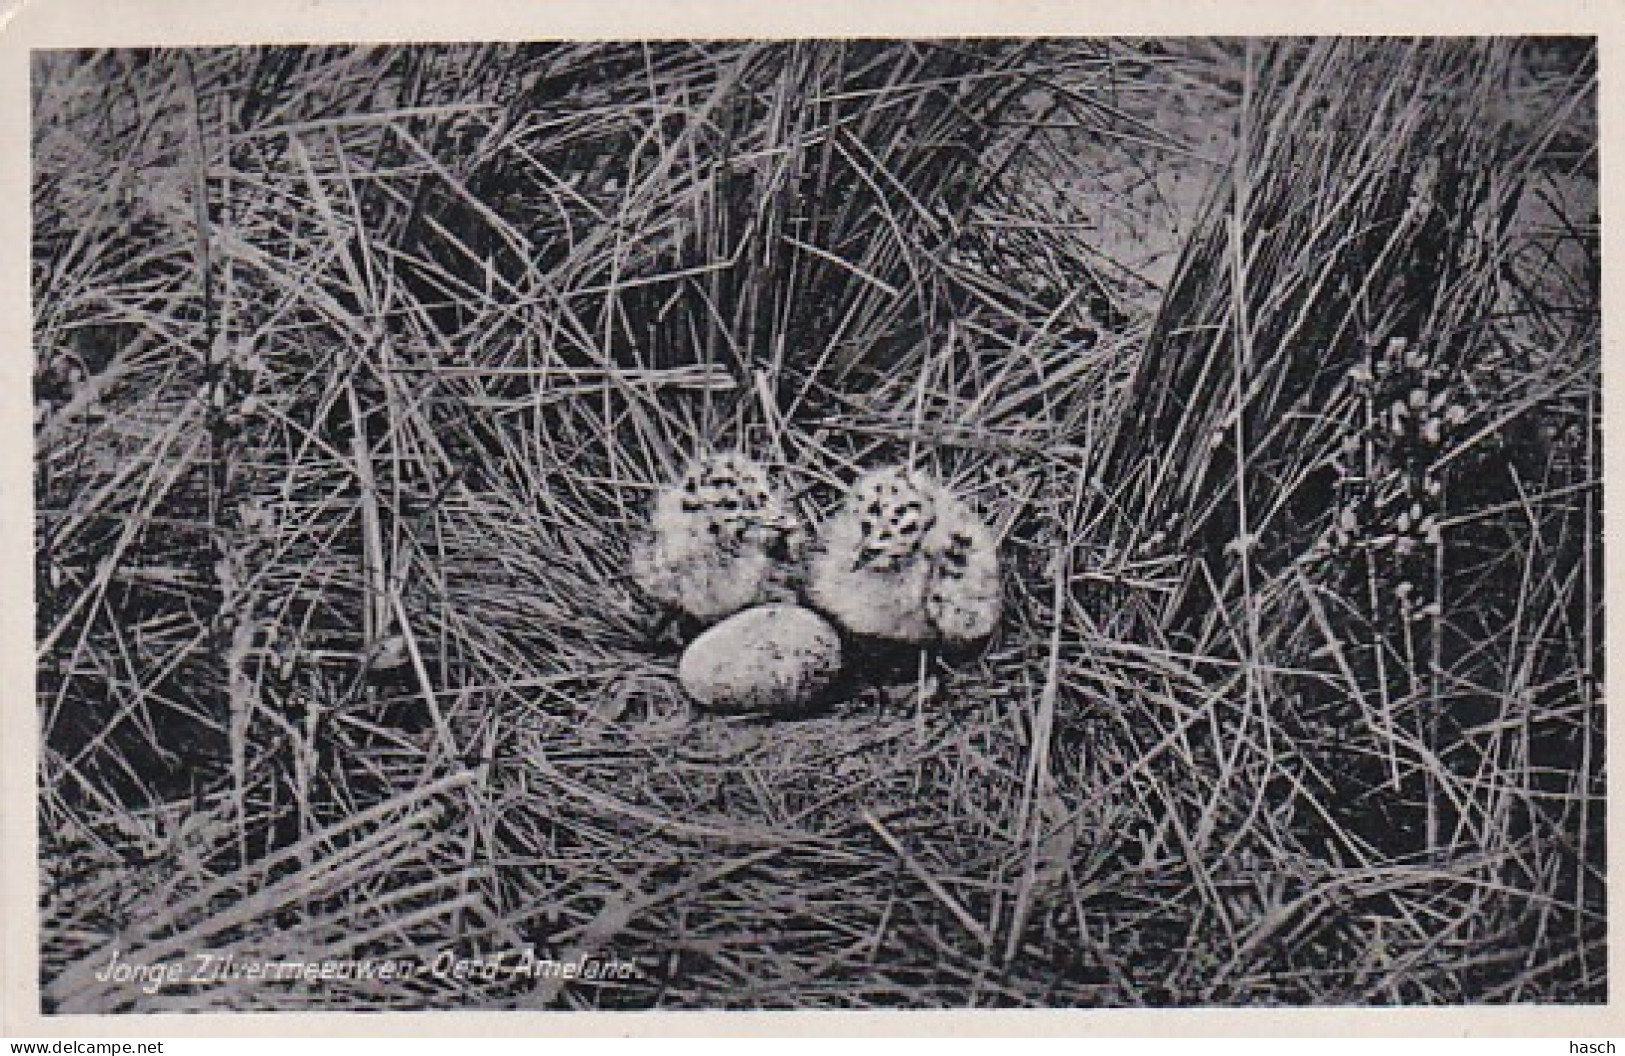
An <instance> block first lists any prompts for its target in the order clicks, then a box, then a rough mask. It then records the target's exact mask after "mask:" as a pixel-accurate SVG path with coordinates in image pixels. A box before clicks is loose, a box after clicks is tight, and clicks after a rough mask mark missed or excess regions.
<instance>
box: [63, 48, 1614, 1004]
mask: <svg viewBox="0 0 1625 1056" xmlns="http://www.w3.org/2000/svg"><path fill="white" fill-rule="evenodd" d="M33 92H34V140H33V151H34V220H35V241H34V275H35V281H34V311H35V355H36V374H35V405H36V426H35V439H36V454H35V475H36V490H35V503H36V603H37V621H38V622H37V639H38V691H39V708H40V715H41V720H42V729H43V735H42V740H41V752H42V760H41V774H40V789H41V795H40V835H41V862H40V876H41V907H40V908H41V920H42V940H43V949H42V960H41V984H42V988H43V994H44V1001H45V1004H46V1007H47V1008H48V1009H52V1010H59V1011H113V1010H143V1011H156V1010H165V1009H248V1008H261V1009H316V1008H330V1009H343V1008H376V1009H389V1008H470V1007H489V1008H646V1007H672V1008H690V1007H712V1008H718V1007H727V1008H733V1007H750V1008H786V1007H797V1008H808V1007H831V1006H833V1007H848V1008H867V1007H938V1006H948V1007H967V1006H1017V1005H1054V1006H1072V1005H1083V1006H1163V1005H1193V1004H1202V1005H1216V1004H1250V1005H1268V1004H1327V1003H1338V1004H1348V1003H1353V1004H1368V1003H1373V1004H1387V1003H1405V1004H1443V1003H1464V1002H1519V1001H1543V1002H1551V1001H1565V1002H1584V1001H1596V1000H1600V999H1602V997H1603V996H1604V995H1605V993H1606V957H1605V953H1606V950H1605V946H1604V937H1605V926H1604V925H1605V919H1604V897H1603V890H1604V888H1603V872H1602V869H1603V861H1604V853H1603V852H1604V846H1603V802H1604V796H1603V791H1604V790H1603V773H1604V768H1603V756H1602V744H1603V717H1604V707H1603V697H1602V688H1601V687H1602V638H1601V606H1602V584H1601V555H1600V547H1601V534H1600V487H1601V461H1600V451H1599V447H1598V436H1599V426H1600V416H1601V409H1600V398H1599V397H1600V391H1599V385H1600V377H1599V371H1600V358H1601V357H1600V339H1599V323H1600V308H1599V286H1600V266H1599V263H1598V255H1597V254H1598V221H1597V203H1596V153H1595V151H1596V143H1597V134H1596V126H1595V98H1594V95H1595V55H1594V51H1593V50H1592V49H1591V48H1590V47H1589V45H1588V44H1587V43H1586V42H1584V41H1561V40H1547V41H1539V42H1536V41H1495V42H1491V41H1470V40H1464V41H1451V42H1441V41H1432V42H1410V41H1356V40H1348V41H1330V40H1327V41H1307V40H1274V41H1262V40H1260V41H1180V42H1177V43H1174V42H1160V43H1159V42H1154V41H1152V42H1146V41H1139V42H1127V41H1026V42H1019V41H1005V42H980V41H911V42H898V41H889V42H888V41H875V42H848V43H834V42H813V41H807V42H794V43H791V42H776V43H767V42H731V43H721V42H667V43H646V44H645V43H615V44H609V43H590V44H589V43H583V44H548V45H506V46H478V47H474V46H457V47H432V48H431V47H424V48H338V47H334V48H311V49H233V50H192V51H155V52H136V51H123V52H99V53H83V54H80V53H67V52H61V53H42V54H41V55H39V56H38V57H37V59H36V63H35V68H34V86H33ZM1417 392H1420V393H1421V396H1420V397H1416V396H1415V395H1414V394H1415V393H1417ZM732 447H738V448H742V449H745V450H747V451H750V452H751V453H753V454H754V455H756V456H757V457H759V458H761V459H763V460H764V461H765V462H767V463H769V464H770V465H772V467H773V468H774V470H775V472H777V473H778V474H780V475H781V477H782V478H783V479H784V480H785V481H786V482H787V483H788V485H789V486H790V488H791V489H792V491H793V492H794V494H795V496H796V499H795V501H796V502H797V503H798V505H799V506H800V507H801V509H802V512H803V513H805V514H807V515H808V516H809V517H812V518H816V517H817V516H818V515H819V514H820V513H821V512H823V511H826V510H829V509H830V508H832V506H833V505H834V504H835V503H836V502H837V501H838V498H839V493H840V492H839V489H840V488H841V487H842V486H843V485H844V484H845V483H846V482H849V481H850V480H851V479H852V478H853V476H854V475H855V474H856V472H857V471H858V470H859V469H861V468H865V467H869V466H872V465H876V464H880V463H883V462H887V461H892V460H896V459H899V458H902V457H905V456H912V457H916V458H918V459H920V460H922V461H924V462H925V463H926V464H928V465H929V466H931V467H932V468H933V469H934V470H935V471H937V472H938V473H939V474H940V475H941V476H942V477H943V478H944V479H946V480H949V481H951V482H953V483H954V484H955V485H956V487H957V488H958V489H959V490H960V491H961V492H962V493H963V494H965V495H967V496H968V497H970V498H971V499H972V500H973V501H974V502H975V503H976V505H977V506H978V507H979V508H980V509H981V510H982V511H983V512H984V513H985V514H986V515H987V516H988V518H989V519H990V521H991V523H992V524H993V525H994V526H995V528H996V530H997V532H998V534H999V536H1000V538H1001V541H1002V551H1003V556H1004V562H1005V579H1006V584H1005V587H1006V616H1005V620H1004V625H1003V626H1002V627H1001V629H1000V631H999V633H998V634H997V635H996V636H995V638H994V640H993V641H992V642H991V643H990V644H989V645H988V647H987V648H986V649H985V650H983V651H982V652H981V653H980V654H979V655H977V656H974V657H971V658H968V659H965V660H963V661H960V662H957V663H955V664H954V665H951V666H949V667H945V668H943V669H942V670H941V671H940V672H938V674H939V677H940V678H941V680H942V687H943V688H942V691H941V692H940V694H939V695H938V697H937V699H936V700H935V701H934V702H932V704H931V705H930V706H929V707H923V708H915V707H908V706H891V707H877V706H875V702H874V701H873V700H867V699H866V700H855V701H851V702H845V703H843V704H842V705H840V706H838V707H836V708H835V709H834V710H833V711H832V712H831V713H830V714H828V715H823V716H820V717H817V718H813V719H809V720H805V721H798V722H790V723H764V722H759V721H749V720H724V719H718V718H714V717H707V716H703V715H698V714H695V713H694V712H693V710H692V709H691V708H690V706H689V704H688V703H687V702H686V701H685V699H684V696H683V693H682V691H681V689H680V688H679V687H678V685H677V682H676V677H675V669H676V658H675V656H673V655H671V654H670V652H669V651H663V650H662V649H660V648H658V647H656V646H655V645H653V644H652V643H651V641H650V640H649V638H648V635H647V627H648V625H649V622H650V620H651V618H652V616H653V613H652V612H651V611H650V607H649V605H648V603H647V602H646V601H645V600H643V599H641V598H640V597H639V596H638V594H637V592H636V590H635V589H634V587H633V586H632V584H631V583H630V581H629V579H628V578H627V575H626V568H627V546H628V538H629V532H630V531H631V530H632V529H633V527H634V526H635V525H636V524H637V523H638V521H639V518H640V517H641V516H642V509H643V504H644V503H645V501H646V500H647V498H648V496H649V494H650V492H651V490H652V488H653V487H655V486H656V485H657V484H658V483H659V482H661V481H662V480H665V479H667V478H668V477H669V476H670V474H671V473H672V472H673V470H674V468H675V467H676V466H678V465H679V464H680V463H681V461H682V460H683V459H684V458H685V457H687V456H688V455H689V454H691V453H693V452H696V451H703V450H708V449H715V448H732ZM114 948H117V949H118V950H120V952H121V956H123V957H124V958H126V959H128V960H132V961H138V962H139V961H145V962H148V963H161V962H165V961H172V960H175V959H177V958H182V957H186V956H189V955H192V954H195V953H196V952H198V951H200V950H210V951H222V952H223V951H230V952H232V953H234V954H235V955H236V956H237V958H238V959H240V960H249V959H253V958H262V959H270V960H320V959H323V958H378V959H382V958H400V959H405V960H408V961H412V962H421V963H425V964H433V963H435V962H436V958H437V957H439V956H440V955H441V954H442V952H443V951H448V950H449V951H452V952H453V953H454V954H455V955H457V956H463V957H486V958H490V957H494V956H499V955H503V954H505V953H506V954H509V955H510V956H511V955H512V953H513V952H514V951H519V950H523V949H526V948H533V949H534V950H535V951H536V953H537V955H538V956H544V957H552V958H555V959H558V960H568V959H571V958H580V957H599V958H611V957H613V958H617V959H620V960H622V961H630V962H632V963H635V964H636V965H637V967H638V974H637V976H636V978H634V979H630V980H623V979H616V980H603V981H590V982H589V981H579V980H578V981H571V982H565V981H560V980H557V979H543V980H539V981H538V980H534V979H528V978H519V977H515V976H512V975H507V976H497V977H493V978H477V977H473V978H463V979H455V978H449V977H440V976H436V975H432V974H431V975H425V976H422V977H419V978H415V979H413V980H410V981H408V982H405V983H403V982H399V981H393V982H382V981H378V980H357V979H350V980H335V981H329V982H323V983H321V984H320V985H314V984H306V983H276V984H269V983H261V982H252V981H246V982H245V981H237V982H232V983H220V984H213V985H199V986H191V985H174V986H167V987H163V988H157V989H156V991H155V992H153V993H146V992H143V991H142V990H141V989H140V988H138V987H132V986H130V985H128V984H124V985H117V984H109V983H105V982H100V981H97V980H96V979H95V977H94V973H95V971H96V970H97V969H98V968H100V967H102V966H104V965H105V964H106V963H107V959H108V957H109V956H110V953H111V951H112V950H113V949H114Z"/></svg>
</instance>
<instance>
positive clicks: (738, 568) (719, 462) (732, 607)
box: [631, 454, 803, 623]
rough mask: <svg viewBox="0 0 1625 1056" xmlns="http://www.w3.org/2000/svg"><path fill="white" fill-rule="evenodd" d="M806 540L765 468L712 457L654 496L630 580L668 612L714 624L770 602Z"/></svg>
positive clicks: (723, 456) (636, 547)
mask: <svg viewBox="0 0 1625 1056" xmlns="http://www.w3.org/2000/svg"><path fill="white" fill-rule="evenodd" d="M802 539H803V532H802V528H801V525H800V523H799V521H798V520H797V519H796V517H795V516H794V514H793V513H792V512H791V511H790V509H789V508H788V506H787V505H786V504H785V503H784V501H783V500H782V499H781V498H780V496H779V495H778V493H777V492H776V491H775V490H774V489H773V487H772V485H771V484H770V483H769V481H768V476H767V472H766V471H765V470H763V469H762V467H761V466H760V465H758V464H757V463H756V462H754V461H752V460H751V459H750V458H748V457H746V456H745V455H740V454H716V455H709V456H706V457H704V458H700V459H697V460H695V461H694V462H693V463H691V464H690V465H689V466H688V468H687V469H686V470H684V471H683V474H682V476H680V477H679V478H678V479H677V480H676V481H675V482H673V483H671V484H668V485H666V486H664V487H662V488H661V489H660V491H659V493H658V494H657V495H656V496H655V501H654V506H653V509H652V511H651V513H650V517H649V525H648V529H647V531H646V532H645V533H644V534H643V535H642V537H640V538H639V539H637V540H636V541H635V542H634V544H633V546H632V555H631V557H632V569H631V571H632V578H633V580H634V581H635V582H636V583H637V584H638V585H639V586H640V587H642V588H643V590H644V592H645V593H647V594H648V595H649V597H651V598H653V599H654V600H655V601H658V602H660V603H661V604H662V605H664V606H666V607H667V608H668V609H669V610H672V611H674V612H675V613H678V614H681V615H684V616H687V617H690V618H692V619H694V620H698V621H700V622H701V623H711V622H714V621H716V620H719V619H721V618H723V617H724V616H728V615H731V614H732V613H735V612H738V611H739V610H740V609H744V608H746V607H748V606H751V605H754V604H756V603H757V602H759V601H763V600H766V598H767V597H768V596H769V593H770V588H771V586H772V585H773V583H774V573H775V571H776V570H777V569H778V568H779V563H780V559H781V558H783V559H786V560H788V559H790V558H792V557H794V556H795V554H796V553H797V552H798V551H799V550H800V547H801V543H802Z"/></svg>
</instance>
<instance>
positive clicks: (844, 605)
mask: <svg viewBox="0 0 1625 1056" xmlns="http://www.w3.org/2000/svg"><path fill="white" fill-rule="evenodd" d="M807 596H808V600H809V601H810V602H811V603H812V604H813V606H814V607H816V608H818V609H820V610H821V611H823V612H824V613H826V614H827V615H829V616H830V617H832V618H833V619H834V620H835V621H836V623H838V624H839V625H840V626H841V627H843V628H845V629H846V630H847V631H848V632H849V633H851V634H853V635H856V636H859V637H866V638H874V639H880V640H884V641H891V642H914V643H920V644H931V643H945V644H965V643H969V642H974V641H977V640H979V639H982V638H985V637H987V636H988V635H990V634H992V633H993V629H994V628H995V627H996V626H997V625H998V622H999V614H1000V610H1001V602H1000V588H999V554H998V547H997V545H996V544H995V542H994V539H993V533H992V531H990V530H989V529H988V527H987V525H986V524H984V523H983V522H982V520H981V518H979V517H978V516H977V515H976V513H975V511H973V510H972V509H971V507H970V505H969V504H968V503H966V502H965V501H964V500H963V499H961V498H959V497H958V496H957V495H955V494H954V493H953V492H952V491H950V490H949V489H948V488H946V487H944V486H943V485H941V484H939V483H937V482H936V481H935V480H933V479H932V478H930V477H929V476H927V475H925V474H923V473H918V472H914V471H911V470H908V469H905V468H903V467H900V466H898V467H890V468H886V469H878V470H873V471H870V472H869V473H866V474H864V475H863V476H862V477H860V478H858V481H857V483H856V484H854V485H853V486H852V490H851V492H850V493H849V494H848V495H847V498H846V501H845V503H844V504H843V505H842V507H841V508H840V509H839V510H838V511H837V512H836V514H835V515H834V516H833V517H832V518H830V519H829V520H828V521H827V522H825V524H824V525H823V527H822V529H821V530H820V532H819V536H818V542H817V545H816V547H815V549H814V553H813V556H812V559H811V561H810V562H809V566H808V570H807Z"/></svg>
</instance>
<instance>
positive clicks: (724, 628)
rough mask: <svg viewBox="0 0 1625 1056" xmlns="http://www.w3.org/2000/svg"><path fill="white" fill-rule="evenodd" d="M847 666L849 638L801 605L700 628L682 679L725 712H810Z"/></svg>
mask: <svg viewBox="0 0 1625 1056" xmlns="http://www.w3.org/2000/svg"><path fill="white" fill-rule="evenodd" d="M840 670H841V638H840V635H839V634H837V633H836V631H835V628H834V627H832V626H830V624H829V622H828V621H827V620H825V619H824V618H823V617H822V616H819V615H818V614H817V613H815V612H812V611H810V610H808V609H804V608H801V607H800V606H797V605H786V604H771V605H759V606H757V607H755V608H751V609H746V610H745V611H743V612H739V613H735V614H734V615H732V616H730V617H728V618H727V619H725V620H723V621H722V622H721V623H718V624H717V625H716V626H714V627H712V628H710V629H709V630H707V631H705V632H703V633H702V634H700V636H699V637H697V638H695V639H694V641H693V642H691V643H690V644H689V646H688V649H687V650H686V651H684V653H683V657H682V660H681V661H679V663H678V667H677V676H678V679H679V680H680V681H681V682H682V685H683V688H684V689H685V690H686V691H687V692H688V694H689V696H691V697H693V698H694V700H695V701H696V702H697V703H698V704H699V705H700V706H701V707H703V708H705V709H706V710H708V711H713V712H717V713H720V714H743V713H762V714H767V715H772V716H776V717H780V718H787V717H793V716H796V715H801V714H805V713H806V712H807V711H808V710H810V709H811V708H813V707H815V706H816V705H817V703H818V702H819V699H820V697H821V695H822V694H823V692H824V690H826V689H827V688H829V686H830V685H831V684H832V683H833V682H834V680H835V678H836V676H837V675H838V674H839V673H840Z"/></svg>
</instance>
